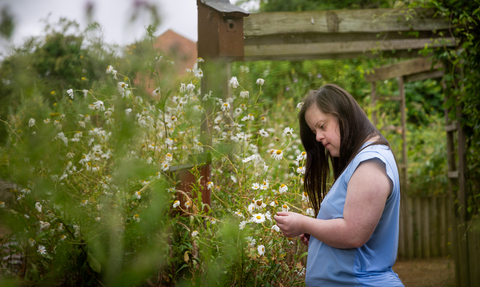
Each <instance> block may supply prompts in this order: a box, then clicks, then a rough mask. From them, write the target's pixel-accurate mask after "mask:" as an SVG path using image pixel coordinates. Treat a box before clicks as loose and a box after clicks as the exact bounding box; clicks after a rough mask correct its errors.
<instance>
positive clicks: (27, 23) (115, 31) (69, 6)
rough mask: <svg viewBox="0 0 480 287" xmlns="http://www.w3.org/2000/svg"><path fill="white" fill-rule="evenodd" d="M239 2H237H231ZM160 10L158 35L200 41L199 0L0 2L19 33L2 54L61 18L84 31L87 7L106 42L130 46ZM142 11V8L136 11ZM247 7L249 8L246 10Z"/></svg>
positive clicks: (9, 0) (5, 45) (6, 43)
mask: <svg viewBox="0 0 480 287" xmlns="http://www.w3.org/2000/svg"><path fill="white" fill-rule="evenodd" d="M230 2H231V3H235V2H236V0H231V1H230ZM148 5H150V6H152V5H155V6H157V7H158V14H159V16H160V21H161V24H160V26H159V27H158V31H157V33H156V35H157V36H159V35H161V34H162V33H164V32H165V31H167V30H168V29H172V30H173V31H175V32H176V33H178V34H180V35H182V36H184V37H186V38H188V39H190V40H192V41H195V42H196V41H197V1H196V0H0V10H1V9H2V8H3V7H5V6H8V8H9V11H10V12H11V14H13V17H14V23H15V30H14V35H13V37H12V39H11V40H10V41H9V42H7V41H5V40H4V39H2V41H0V45H1V47H0V53H3V54H8V47H10V46H11V45H12V44H13V45H16V46H18V45H21V44H22V43H23V42H24V40H25V39H26V38H27V37H29V36H36V35H41V34H42V33H43V28H44V24H43V23H42V21H41V20H42V19H47V17H48V19H49V22H50V23H55V22H57V21H58V20H59V19H60V18H61V17H65V18H67V19H69V20H75V21H77V23H79V24H80V28H81V29H82V30H83V29H85V27H86V26H87V24H88V17H87V13H86V11H87V7H89V6H91V7H93V9H92V11H93V12H92V14H91V15H92V20H93V21H96V22H98V23H99V24H100V25H101V26H102V28H103V34H104V40H105V42H107V43H110V44H119V45H126V44H130V43H132V42H134V41H135V40H138V39H141V38H142V36H144V35H145V28H144V27H145V26H148V24H150V23H151V17H150V15H149V14H148V13H147V12H146V9H145V7H146V6H148ZM136 8H139V9H136ZM245 8H247V7H245ZM135 11H137V12H139V13H138V15H139V16H138V17H137V20H135V21H134V22H131V21H129V20H130V17H131V16H132V13H134V12H135Z"/></svg>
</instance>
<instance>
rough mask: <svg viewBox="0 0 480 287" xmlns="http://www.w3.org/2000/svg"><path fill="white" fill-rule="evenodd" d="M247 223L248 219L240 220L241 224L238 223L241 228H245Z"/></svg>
mask: <svg viewBox="0 0 480 287" xmlns="http://www.w3.org/2000/svg"><path fill="white" fill-rule="evenodd" d="M246 224H247V222H246V221H242V222H240V224H239V225H238V228H239V229H244V228H245V225H246Z"/></svg>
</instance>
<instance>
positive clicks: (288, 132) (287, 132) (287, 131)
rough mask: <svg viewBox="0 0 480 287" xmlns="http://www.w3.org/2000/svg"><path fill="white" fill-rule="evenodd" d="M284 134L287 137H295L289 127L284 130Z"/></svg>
mask: <svg viewBox="0 0 480 287" xmlns="http://www.w3.org/2000/svg"><path fill="white" fill-rule="evenodd" d="M283 134H284V135H286V136H292V135H293V129H292V128H289V127H287V128H285V129H284V130H283Z"/></svg>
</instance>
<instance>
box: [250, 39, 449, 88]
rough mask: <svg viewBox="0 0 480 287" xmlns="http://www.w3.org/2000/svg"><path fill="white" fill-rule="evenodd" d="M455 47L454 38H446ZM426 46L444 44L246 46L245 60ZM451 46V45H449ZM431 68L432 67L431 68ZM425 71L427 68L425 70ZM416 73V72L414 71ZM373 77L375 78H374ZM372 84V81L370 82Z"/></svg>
mask: <svg viewBox="0 0 480 287" xmlns="http://www.w3.org/2000/svg"><path fill="white" fill-rule="evenodd" d="M445 40H446V41H447V42H448V43H451V44H452V45H453V43H454V38H446V39H445ZM425 45H429V46H431V47H440V46H442V43H440V42H438V40H432V39H410V40H384V41H354V42H333V43H302V44H279V45H254V46H247V45H246V46H245V58H249V57H251V58H255V57H272V56H292V55H297V56H304V57H305V56H308V55H326V54H343V53H367V54H368V53H377V52H378V51H391V50H409V49H422V48H423V47H425ZM448 45H450V44H448ZM429 68H430V67H429ZM429 68H428V69H429ZM423 69H425V68H423ZM414 72H415V71H414ZM372 77H373V76H372ZM369 82H371V81H369Z"/></svg>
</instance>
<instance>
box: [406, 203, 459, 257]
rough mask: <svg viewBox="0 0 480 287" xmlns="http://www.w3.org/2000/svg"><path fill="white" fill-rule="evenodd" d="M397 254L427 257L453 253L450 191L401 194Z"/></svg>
mask: <svg viewBox="0 0 480 287" xmlns="http://www.w3.org/2000/svg"><path fill="white" fill-rule="evenodd" d="M400 206H401V210H400V234H399V242H398V257H399V258H401V259H413V258H430V257H442V256H448V255H452V244H453V243H454V237H453V235H454V226H453V224H454V219H455V216H454V210H453V199H452V197H451V196H450V195H449V194H445V195H437V196H424V197H420V196H415V197H411V196H407V195H406V194H402V199H401V204H400Z"/></svg>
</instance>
